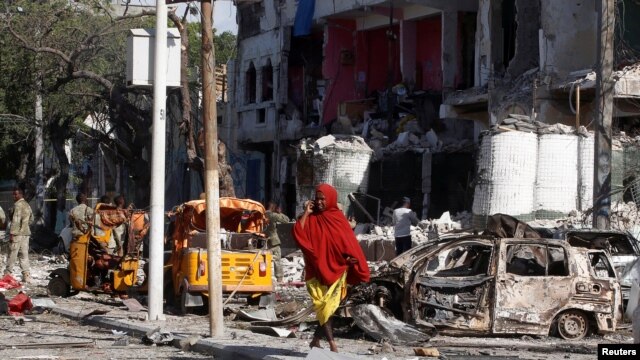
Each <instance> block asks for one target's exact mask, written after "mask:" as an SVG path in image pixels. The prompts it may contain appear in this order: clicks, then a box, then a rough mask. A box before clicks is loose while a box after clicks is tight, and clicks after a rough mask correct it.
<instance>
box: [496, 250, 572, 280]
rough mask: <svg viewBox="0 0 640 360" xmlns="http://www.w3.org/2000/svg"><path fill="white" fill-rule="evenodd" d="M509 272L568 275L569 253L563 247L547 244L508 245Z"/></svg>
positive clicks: (528, 274) (522, 274)
mask: <svg viewBox="0 0 640 360" xmlns="http://www.w3.org/2000/svg"><path fill="white" fill-rule="evenodd" d="M507 272H508V273H509V274H514V275H520V276H567V275H569V269H568V267H567V255H566V253H565V251H564V249H563V248H562V247H559V246H548V245H545V244H517V245H509V246H507Z"/></svg>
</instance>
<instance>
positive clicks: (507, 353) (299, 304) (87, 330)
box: [0, 255, 632, 360]
mask: <svg viewBox="0 0 640 360" xmlns="http://www.w3.org/2000/svg"><path fill="white" fill-rule="evenodd" d="M64 266H65V264H64V261H63V260H61V259H59V258H57V257H55V256H52V255H50V256H43V255H33V258H32V267H33V268H34V270H33V271H32V273H33V275H32V276H33V277H34V279H35V282H34V283H33V284H30V285H27V286H25V287H24V288H23V289H21V290H22V291H24V292H25V293H27V294H28V295H29V296H30V297H32V298H33V299H39V300H36V301H42V300H43V299H44V301H48V300H51V301H53V302H54V303H55V304H56V305H57V307H58V308H60V309H64V310H68V311H74V312H76V313H79V314H89V313H91V312H94V311H99V312H101V314H100V315H95V316H93V317H88V319H97V318H99V319H103V320H104V319H106V320H110V321H115V322H118V323H122V324H128V325H131V326H140V327H147V328H154V327H156V326H159V327H161V328H162V329H163V330H166V331H169V332H171V333H172V334H175V335H177V336H183V337H186V338H188V339H193V340H206V339H207V338H209V317H208V316H207V315H196V314H190V315H186V316H178V315H175V314H174V311H173V309H171V308H170V307H167V308H166V309H165V314H166V318H167V319H166V321H161V322H148V321H146V320H145V315H146V312H145V311H141V312H132V311H129V310H128V309H127V308H126V307H125V306H124V305H123V304H122V301H121V300H120V299H112V298H111V297H109V296H106V295H93V294H88V293H80V294H78V295H76V296H73V297H70V298H49V297H48V295H47V291H46V285H47V283H48V274H49V272H50V271H51V270H53V269H55V268H57V267H64ZM16 273H18V271H16ZM16 278H18V280H20V276H19V275H16ZM17 292H18V290H9V291H6V292H4V294H5V296H6V297H7V298H11V297H13V296H15V294H16V293H17ZM139 300H140V302H142V303H144V298H143V297H141V298H139ZM277 300H278V302H277V305H276V313H277V314H279V315H280V316H285V315H287V314H295V313H296V312H298V311H299V310H301V309H304V308H305V307H306V306H307V305H308V298H307V295H306V292H305V289H304V288H296V287H282V288H279V289H278V292H277ZM238 310H246V311H254V310H257V307H251V306H248V305H246V304H243V303H241V302H239V303H234V304H230V305H229V306H227V307H226V308H225V324H224V327H225V332H224V335H223V336H221V337H219V338H215V339H210V338H209V340H211V341H213V342H215V343H216V344H217V345H219V346H226V347H232V348H238V349H244V350H246V351H249V352H251V351H254V350H255V355H256V357H255V358H264V357H268V358H271V359H300V358H305V357H306V356H307V354H308V352H309V348H308V343H309V341H310V340H311V337H312V334H313V325H311V323H308V322H305V323H303V324H301V325H300V326H293V327H290V328H288V330H291V331H292V332H293V333H294V335H293V336H295V337H292V338H282V337H274V336H271V335H265V334H259V333H255V332H252V331H250V330H249V327H250V323H249V322H247V321H243V320H240V317H239V316H238V314H237V312H238ZM308 320H312V319H308ZM337 325H338V326H337V330H336V338H337V342H338V346H339V348H340V350H341V352H342V353H343V354H345V355H348V356H350V357H352V358H362V359H365V358H366V359H387V360H391V359H418V358H419V357H418V356H416V355H415V354H414V347H415V346H401V345H396V346H390V345H388V344H381V343H379V342H377V341H375V340H373V339H371V338H370V337H368V336H367V335H365V334H364V333H363V332H361V331H359V330H358V329H357V328H353V327H350V326H347V325H343V326H339V325H340V324H337ZM0 330H2V331H0V358H2V359H80V358H93V359H148V358H149V359H200V358H203V359H204V358H211V356H207V355H203V354H199V353H196V352H193V351H187V350H188V349H189V347H188V345H185V347H184V350H183V349H178V348H175V347H172V346H151V345H146V344H144V343H143V342H142V340H141V336H139V335H135V336H134V335H131V334H126V335H124V334H120V333H113V332H112V330H111V329H108V328H104V327H97V326H95V323H93V322H91V323H90V324H87V323H86V322H79V321H75V320H71V319H69V318H66V317H62V316H60V315H56V314H53V313H46V312H45V313H43V314H34V315H27V316H25V317H24V319H23V320H21V318H18V320H16V318H14V317H12V316H3V317H0ZM630 342H632V337H631V332H630V330H627V329H622V330H619V331H618V332H617V333H615V334H610V335H606V336H599V335H592V336H590V337H588V338H586V339H583V340H580V341H565V340H562V339H560V338H556V337H541V338H534V337H530V336H515V337H449V336H440V335H438V336H436V337H434V338H432V339H431V340H429V341H428V342H425V343H423V344H421V345H420V346H422V347H435V348H437V349H438V350H439V353H440V358H441V359H458V358H460V359H462V358H464V359H476V358H494V357H499V358H519V359H593V358H594V356H595V354H596V348H597V344H599V343H630ZM26 344H37V345H26ZM61 344H62V345H61ZM324 345H325V346H326V343H324ZM26 346H29V347H26ZM57 346H62V347H57ZM72 346H78V347H72ZM422 358H426V357H422Z"/></svg>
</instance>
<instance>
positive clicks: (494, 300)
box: [348, 224, 622, 340]
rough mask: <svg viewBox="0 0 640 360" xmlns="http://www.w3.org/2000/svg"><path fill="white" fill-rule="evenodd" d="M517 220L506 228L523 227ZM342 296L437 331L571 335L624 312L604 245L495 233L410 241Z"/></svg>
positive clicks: (606, 325) (608, 326) (602, 326)
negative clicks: (406, 247) (420, 242)
mask: <svg viewBox="0 0 640 360" xmlns="http://www.w3.org/2000/svg"><path fill="white" fill-rule="evenodd" d="M515 225H516V226H514V228H513V230H514V231H512V233H513V232H515V233H516V234H523V233H524V234H526V233H527V231H526V229H524V228H523V227H521V226H518V225H519V224H515ZM529 229H530V228H529ZM348 303H349V304H351V305H353V306H355V305H358V304H362V303H370V304H376V305H378V306H380V307H381V308H383V309H386V310H388V311H389V312H391V313H393V314H394V316H395V317H396V318H398V319H401V320H403V321H404V322H406V323H409V324H414V325H417V326H422V327H424V325H426V324H431V325H433V326H434V327H435V328H436V329H437V330H438V331H439V332H440V333H442V334H449V335H486V334H529V335H543V336H544V335H548V334H550V333H553V334H557V335H558V336H560V337H562V338H564V339H572V340H577V339H581V338H582V337H584V336H585V335H587V334H588V333H590V332H597V333H607V332H613V331H615V329H616V324H617V322H618V321H619V320H620V318H621V314H622V308H621V304H622V296H621V290H620V285H619V283H618V280H617V277H616V272H615V270H614V268H613V266H612V261H611V258H610V256H609V254H608V253H607V252H606V251H605V250H602V249H590V248H587V247H578V246H571V245H570V244H569V243H568V242H566V241H558V240H555V239H542V238H503V237H499V236H495V235H455V236H450V237H447V238H442V239H440V240H438V241H436V242H431V243H427V244H424V245H421V246H418V247H416V248H413V249H411V250H410V251H409V252H406V253H404V254H402V255H400V256H398V257H396V258H395V259H393V260H391V261H390V262H389V264H388V265H387V267H386V268H384V269H382V270H381V272H380V274H379V275H378V276H376V277H374V278H372V280H371V282H370V283H369V284H363V285H361V286H359V287H357V288H354V289H353V291H352V293H351V295H350V297H349V302H348Z"/></svg>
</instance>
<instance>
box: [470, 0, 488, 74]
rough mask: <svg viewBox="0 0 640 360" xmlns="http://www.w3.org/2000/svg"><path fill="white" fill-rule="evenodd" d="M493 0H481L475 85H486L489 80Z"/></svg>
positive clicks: (477, 30)
mask: <svg viewBox="0 0 640 360" xmlns="http://www.w3.org/2000/svg"><path fill="white" fill-rule="evenodd" d="M490 19H491V0H479V5H478V21H477V24H476V51H475V54H476V55H475V56H476V58H475V69H474V74H475V79H474V84H473V85H474V86H484V85H486V84H487V81H488V80H489V74H490V73H491V71H492V67H491V23H490Z"/></svg>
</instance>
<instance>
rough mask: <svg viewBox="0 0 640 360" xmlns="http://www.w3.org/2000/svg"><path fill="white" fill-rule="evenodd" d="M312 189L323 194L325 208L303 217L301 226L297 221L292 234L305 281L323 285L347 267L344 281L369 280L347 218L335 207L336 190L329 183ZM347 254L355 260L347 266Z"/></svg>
mask: <svg viewBox="0 0 640 360" xmlns="http://www.w3.org/2000/svg"><path fill="white" fill-rule="evenodd" d="M316 191H319V192H321V193H322V194H324V196H325V198H326V209H325V210H324V211H320V212H314V213H312V214H310V215H309V217H307V220H306V221H305V224H304V228H303V227H302V226H301V224H300V222H299V221H298V222H297V223H296V224H295V226H294V227H293V237H294V239H295V240H296V243H297V244H298V247H300V249H301V250H302V253H303V254H304V260H305V272H306V276H305V280H309V279H312V278H314V277H315V278H317V279H318V280H320V282H321V283H323V284H324V285H327V286H329V285H331V284H333V283H334V282H336V281H337V280H338V279H339V278H340V276H342V274H344V272H345V271H346V270H347V269H348V273H347V283H349V284H352V285H355V284H358V283H360V282H367V281H369V267H368V266H367V259H366V258H365V257H364V253H363V252H362V248H360V244H358V240H357V239H356V237H355V235H354V234H353V230H352V229H351V225H349V221H347V218H346V217H345V216H344V214H343V213H342V211H341V210H340V209H338V192H337V191H336V189H334V188H333V186H331V185H328V184H320V185H318V186H317V187H316ZM347 257H351V258H355V259H357V260H358V263H357V264H354V265H351V266H349V265H348V264H347V261H346V259H347Z"/></svg>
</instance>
